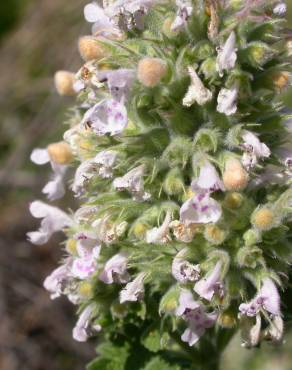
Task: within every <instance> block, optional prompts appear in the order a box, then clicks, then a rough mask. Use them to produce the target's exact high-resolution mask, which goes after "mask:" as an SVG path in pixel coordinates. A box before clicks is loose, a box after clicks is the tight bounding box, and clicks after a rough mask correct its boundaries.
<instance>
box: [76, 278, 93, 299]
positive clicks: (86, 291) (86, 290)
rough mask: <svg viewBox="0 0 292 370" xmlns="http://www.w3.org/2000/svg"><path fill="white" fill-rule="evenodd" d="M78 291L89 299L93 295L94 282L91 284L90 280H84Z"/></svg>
mask: <svg viewBox="0 0 292 370" xmlns="http://www.w3.org/2000/svg"><path fill="white" fill-rule="evenodd" d="M78 293H79V294H80V295H81V296H82V298H87V299H89V298H90V297H92V293H93V289H92V284H90V283H89V282H88V281H82V282H81V283H80V284H79V287H78Z"/></svg>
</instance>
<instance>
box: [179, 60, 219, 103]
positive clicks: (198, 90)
mask: <svg viewBox="0 0 292 370" xmlns="http://www.w3.org/2000/svg"><path fill="white" fill-rule="evenodd" d="M188 72H189V75H190V77H191V85H190V86H189V89H188V91H187V93H186V95H185V97H184V98H183V105H184V106H186V107H190V106H191V105H193V104H194V103H198V104H199V105H204V104H206V103H207V102H209V101H210V100H212V93H211V91H210V90H208V89H207V88H206V87H205V86H204V85H203V82H202V81H201V80H200V77H199V76H198V74H197V72H196V71H195V70H194V68H193V67H188Z"/></svg>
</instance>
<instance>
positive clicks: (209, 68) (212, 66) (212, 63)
mask: <svg viewBox="0 0 292 370" xmlns="http://www.w3.org/2000/svg"><path fill="white" fill-rule="evenodd" d="M200 72H202V73H203V74H204V76H205V78H207V79H211V78H214V77H216V76H218V72H217V70H216V58H215V57H210V58H207V59H205V60H204V61H203V63H202V64H201V67H200Z"/></svg>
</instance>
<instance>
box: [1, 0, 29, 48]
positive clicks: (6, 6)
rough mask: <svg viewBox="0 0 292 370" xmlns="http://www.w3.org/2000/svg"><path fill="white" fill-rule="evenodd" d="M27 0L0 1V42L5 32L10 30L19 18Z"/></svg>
mask: <svg viewBox="0 0 292 370" xmlns="http://www.w3.org/2000/svg"><path fill="white" fill-rule="evenodd" d="M27 3H28V0H2V1H0V41H2V38H3V36H4V35H5V33H6V32H8V31H9V30H11V29H12V28H13V27H14V26H15V25H16V24H17V21H18V19H19V18H20V17H21V13H22V11H23V9H24V7H25V6H26V5H27Z"/></svg>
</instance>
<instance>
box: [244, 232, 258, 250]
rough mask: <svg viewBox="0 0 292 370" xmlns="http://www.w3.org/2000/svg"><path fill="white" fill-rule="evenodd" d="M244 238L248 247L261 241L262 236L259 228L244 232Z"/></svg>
mask: <svg viewBox="0 0 292 370" xmlns="http://www.w3.org/2000/svg"><path fill="white" fill-rule="evenodd" d="M243 240H244V243H245V245H246V247H251V246H253V245H255V244H257V243H259V242H260V241H261V236H260V234H259V232H258V231H257V230H255V229H250V230H247V231H246V232H245V233H244V234H243Z"/></svg>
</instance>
